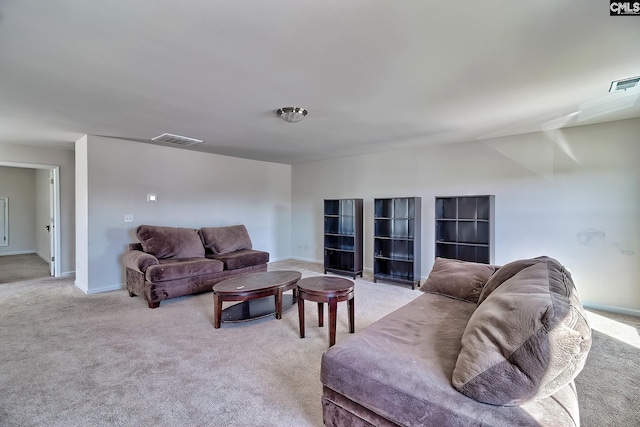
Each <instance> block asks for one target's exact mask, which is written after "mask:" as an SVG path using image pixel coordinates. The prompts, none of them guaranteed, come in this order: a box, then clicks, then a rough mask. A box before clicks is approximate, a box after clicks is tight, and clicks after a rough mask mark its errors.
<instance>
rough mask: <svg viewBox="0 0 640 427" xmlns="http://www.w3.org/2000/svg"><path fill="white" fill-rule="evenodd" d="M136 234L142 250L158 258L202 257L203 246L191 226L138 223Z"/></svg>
mask: <svg viewBox="0 0 640 427" xmlns="http://www.w3.org/2000/svg"><path fill="white" fill-rule="evenodd" d="M136 236H137V237H138V240H140V243H141V244H142V248H143V249H144V251H145V252H148V253H150V254H151V255H153V256H155V257H156V258H158V259H164V258H198V257H199V258H204V246H202V241H201V240H200V237H199V236H198V233H197V232H196V230H195V229H193V228H180V227H161V226H157V225H140V226H139V227H138V228H137V229H136Z"/></svg>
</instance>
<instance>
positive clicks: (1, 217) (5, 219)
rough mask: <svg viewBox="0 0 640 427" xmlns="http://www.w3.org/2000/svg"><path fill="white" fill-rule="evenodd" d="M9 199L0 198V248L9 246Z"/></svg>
mask: <svg viewBox="0 0 640 427" xmlns="http://www.w3.org/2000/svg"><path fill="white" fill-rule="evenodd" d="M8 234H9V198H8V197H0V246H9V236H8Z"/></svg>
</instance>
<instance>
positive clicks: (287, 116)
mask: <svg viewBox="0 0 640 427" xmlns="http://www.w3.org/2000/svg"><path fill="white" fill-rule="evenodd" d="M307 113H308V111H307V110H305V109H304V108H300V107H283V108H279V109H278V115H279V116H280V117H281V118H282V120H284V121H285V122H289V123H297V122H299V121H300V120H302V119H304V116H306V115H307Z"/></svg>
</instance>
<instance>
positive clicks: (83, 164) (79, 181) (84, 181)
mask: <svg viewBox="0 0 640 427" xmlns="http://www.w3.org/2000/svg"><path fill="white" fill-rule="evenodd" d="M87 141H88V138H87V135H85V136H83V137H82V138H80V139H79V140H77V141H76V144H75V149H76V151H75V155H76V157H75V158H76V164H75V166H76V169H75V172H76V181H75V191H76V192H75V194H76V206H75V207H76V210H75V218H76V223H75V226H76V259H75V269H76V281H75V285H76V286H77V287H79V288H80V289H82V290H83V291H84V292H88V291H89V288H88V286H89V269H88V266H89V170H88V167H89V164H88V154H87V150H88V143H87Z"/></svg>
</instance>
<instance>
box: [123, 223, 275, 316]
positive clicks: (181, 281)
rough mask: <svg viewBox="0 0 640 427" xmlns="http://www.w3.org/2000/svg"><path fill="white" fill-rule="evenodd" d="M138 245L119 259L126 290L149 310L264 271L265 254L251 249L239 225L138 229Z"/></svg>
mask: <svg viewBox="0 0 640 427" xmlns="http://www.w3.org/2000/svg"><path fill="white" fill-rule="evenodd" d="M136 236H137V237H138V240H140V243H132V244H129V250H128V251H127V252H126V253H125V254H124V256H123V263H124V266H125V268H126V283H127V290H128V291H129V295H131V296H136V295H138V296H141V297H142V298H144V299H145V300H146V301H147V302H148V304H149V307H150V308H156V307H158V306H159V305H160V302H161V301H163V300H166V299H169V298H176V297H180V296H183V295H190V294H195V293H199V292H205V291H211V288H212V287H213V285H214V284H216V283H218V282H220V281H222V280H224V279H227V278H229V277H232V276H237V275H239V274H246V273H252V272H257V271H266V270H267V262H268V261H269V253H268V252H264V251H259V250H255V249H253V247H252V243H251V238H250V237H249V233H248V232H247V229H246V227H245V226H244V225H233V226H227V227H205V228H200V229H199V230H196V229H192V228H180V227H161V226H155V225H141V226H139V227H138V228H137V229H136Z"/></svg>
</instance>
